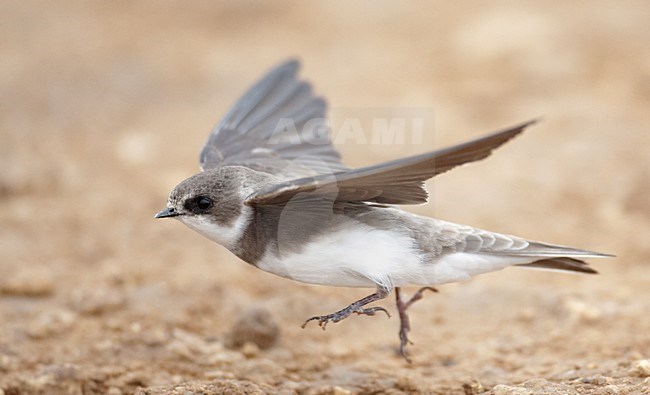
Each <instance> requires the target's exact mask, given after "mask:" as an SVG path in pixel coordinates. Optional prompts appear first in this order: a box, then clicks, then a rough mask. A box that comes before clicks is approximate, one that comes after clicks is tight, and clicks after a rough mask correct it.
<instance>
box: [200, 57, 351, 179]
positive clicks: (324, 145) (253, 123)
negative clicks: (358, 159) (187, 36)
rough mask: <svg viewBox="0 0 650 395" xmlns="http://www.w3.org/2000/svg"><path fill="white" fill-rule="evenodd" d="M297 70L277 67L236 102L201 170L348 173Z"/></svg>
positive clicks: (294, 65)
mask: <svg viewBox="0 0 650 395" xmlns="http://www.w3.org/2000/svg"><path fill="white" fill-rule="evenodd" d="M299 66H300V65H299V63H298V61H295V60H292V61H289V62H286V63H283V64H281V65H280V66H278V67H276V68H274V69H273V70H271V71H270V72H269V73H268V74H266V76H264V77H263V78H262V79H261V80H259V81H258V82H257V83H256V84H255V85H253V87H251V88H250V89H249V90H248V92H246V93H245V94H244V95H243V96H242V97H241V98H240V99H239V101H238V102H237V103H236V104H235V105H234V106H233V108H232V109H231V110H230V111H229V112H228V113H227V114H226V116H225V117H224V118H223V119H222V120H221V121H220V122H219V123H218V124H217V126H215V128H214V129H213V130H212V133H211V134H210V137H209V138H208V141H207V142H206V144H205V146H204V147H203V151H201V159H200V163H201V168H202V169H203V170H206V169H211V168H215V167H221V166H225V165H242V166H247V167H251V168H254V169H255V170H259V171H265V172H268V173H273V174H276V173H280V172H282V173H283V174H290V175H294V176H296V177H304V176H308V175H312V176H313V175H316V174H331V173H332V172H336V171H341V170H345V169H347V168H346V167H345V166H343V165H342V164H341V161H340V155H339V153H338V152H337V151H336V150H335V149H334V147H333V146H332V145H331V143H330V140H329V129H328V127H327V122H326V119H325V111H326V108H327V105H326V103H325V101H324V100H323V99H322V98H320V97H316V96H314V94H313V93H312V88H311V85H309V84H308V83H306V82H304V81H300V80H298V79H297V78H296V73H297V71H298V68H299Z"/></svg>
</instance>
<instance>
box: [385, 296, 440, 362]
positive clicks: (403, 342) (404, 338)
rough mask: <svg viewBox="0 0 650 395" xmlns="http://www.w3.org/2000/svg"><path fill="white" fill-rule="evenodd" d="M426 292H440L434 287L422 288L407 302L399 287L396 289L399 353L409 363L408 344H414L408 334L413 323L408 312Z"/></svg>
mask: <svg viewBox="0 0 650 395" xmlns="http://www.w3.org/2000/svg"><path fill="white" fill-rule="evenodd" d="M426 290H429V291H432V292H438V290H437V289H435V288H432V287H424V288H420V289H419V290H418V291H417V292H416V293H415V294H414V295H413V296H412V297H411V299H409V300H408V301H407V302H404V301H403V300H402V296H401V289H400V288H399V287H397V288H395V302H396V304H397V312H398V313H399V340H400V345H399V352H400V354H402V356H403V357H404V359H406V361H407V362H409V363H411V360H410V359H409V357H408V356H407V355H406V346H407V345H408V344H413V342H412V341H410V340H409V338H408V333H409V332H410V331H411V323H410V322H409V316H408V314H407V313H406V310H407V309H408V308H409V307H411V305H412V304H413V303H415V302H417V301H418V300H420V299H422V296H423V295H422V293H423V292H424V291H426Z"/></svg>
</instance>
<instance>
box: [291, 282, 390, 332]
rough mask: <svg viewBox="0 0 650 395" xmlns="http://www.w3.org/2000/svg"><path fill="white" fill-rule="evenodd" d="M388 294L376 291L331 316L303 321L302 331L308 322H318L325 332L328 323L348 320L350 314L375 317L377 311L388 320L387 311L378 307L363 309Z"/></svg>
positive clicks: (321, 316)
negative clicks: (382, 313) (381, 312)
mask: <svg viewBox="0 0 650 395" xmlns="http://www.w3.org/2000/svg"><path fill="white" fill-rule="evenodd" d="M387 294H388V293H387V292H385V291H383V290H378V291H377V292H375V293H374V294H372V295H369V296H366V297H365V298H363V299H361V300H357V301H356V302H354V303H352V304H350V305H349V306H348V307H346V308H344V309H342V310H339V311H337V312H336V313H332V314H327V315H317V316H315V317H311V318H310V319H308V320H307V321H305V323H304V324H302V328H303V329H304V328H305V326H306V325H307V324H308V323H309V322H310V321H318V326H320V327H321V328H323V330H325V327H326V326H327V324H328V323H330V322H334V323H336V322H339V321H341V320H344V319H346V318H348V317H349V316H350V315H351V314H358V315H375V313H376V312H378V311H383V312H384V313H386V315H387V316H388V318H390V314H389V313H388V310H386V309H385V308H383V307H380V306H375V307H363V306H365V305H367V304H368V303H372V302H374V301H377V300H379V299H383V298H384V297H386V295H387Z"/></svg>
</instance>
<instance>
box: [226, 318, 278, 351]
mask: <svg viewBox="0 0 650 395" xmlns="http://www.w3.org/2000/svg"><path fill="white" fill-rule="evenodd" d="M279 335H280V327H279V326H278V324H277V323H276V322H275V320H274V319H273V316H272V315H271V313H269V312H268V310H266V309H253V310H249V311H247V312H245V313H243V314H242V315H241V316H240V317H239V319H238V320H237V322H235V325H233V327H232V328H231V329H230V333H229V335H228V346H229V347H232V348H239V347H242V346H243V345H244V344H246V343H247V342H250V343H254V344H255V345H257V346H258V347H259V348H260V349H267V348H269V347H271V346H273V345H274V344H275V342H276V341H277V340H278V337H279Z"/></svg>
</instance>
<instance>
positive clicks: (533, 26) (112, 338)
mask: <svg viewBox="0 0 650 395" xmlns="http://www.w3.org/2000/svg"><path fill="white" fill-rule="evenodd" d="M648 20H650V3H648V2H647V1H637V2H634V1H625V2H623V1H621V2H599V1H585V2H582V1H565V2H550V1H549V2H507V1H506V2H503V1H498V2H472V3H469V2H431V3H426V4H425V3H410V4H402V3H397V2H387V1H378V2H365V1H353V2H343V1H341V2H328V3H325V2H323V3H316V2H294V3H284V4H283V5H282V6H280V5H279V4H278V5H272V4H268V3H262V2H257V1H245V2H232V3H223V4H217V3H213V2H208V1H196V2H177V3H172V2H154V1H151V2H116V1H110V2H109V1H78V2H31V1H3V2H1V3H0V59H1V61H0V95H1V99H2V105H1V106H0V137H1V138H2V143H1V144H0V169H2V170H1V172H0V221H1V222H0V244H1V245H2V254H1V257H0V394H4V395H10V394H11V395H15V394H32V393H34V394H53V393H71V394H79V393H108V394H112V395H117V394H128V393H140V394H163V393H172V394H198V393H205V394H213V393H251V394H256V393H282V394H294V393H298V394H349V393H365V394H368V393H373V394H380V393H391V394H400V393H432V394H478V393H482V392H488V393H492V394H549V393H553V394H585V393H596V394H640V393H650V390H649V389H648V388H650V378H648V377H649V376H650V360H649V358H650V314H649V313H650V297H649V296H650V292H649V289H650V286H649V282H650V271H649V270H648V268H649V266H648V265H649V264H650V263H649V262H648V261H649V259H650V243H648V237H649V236H650V199H649V198H648V194H650V155H649V153H650V150H649V147H650V130H649V128H648V126H649V125H650V111H649V109H650V52H649V51H648V44H649V43H650V30H649V29H648V27H647V22H648ZM290 56H297V57H299V58H301V59H302V60H303V64H304V69H303V72H302V75H303V76H305V77H306V78H308V79H309V80H310V81H312V82H314V83H315V86H316V89H317V91H318V92H319V93H321V94H323V95H325V96H326V97H327V98H328V100H329V102H330V104H331V108H332V110H331V113H332V116H333V117H334V118H335V119H338V120H339V121H341V120H343V121H345V119H347V118H348V117H354V116H355V115H354V114H355V113H356V112H357V111H358V113H359V114H362V113H363V114H366V116H367V115H368V114H370V116H380V114H383V113H384V112H386V114H388V115H389V116H393V115H394V114H398V115H399V114H403V113H404V111H408V110H409V109H416V110H417V111H420V112H419V113H418V114H429V115H431V114H433V118H434V120H433V121H427V122H429V123H427V124H426V125H427V131H426V135H425V136H424V138H423V140H422V141H420V142H417V143H413V142H406V143H405V144H399V145H394V144H370V143H368V142H366V143H365V144H364V143H363V141H356V140H352V141H342V144H341V146H340V149H341V151H342V152H343V154H344V159H345V162H346V163H347V164H349V165H352V166H359V165H364V164H370V163H376V162H379V161H382V160H388V159H394V158H397V157H400V156H404V155H408V154H415V153H420V152H425V151H427V150H431V149H434V148H436V147H441V146H443V145H445V144H450V143H454V142H460V141H462V140H464V139H468V138H471V137H475V136H478V135H480V134H481V133H486V132H489V131H492V130H494V129H497V128H500V127H504V126H508V125H510V124H514V123H516V122H519V121H524V120H527V119H530V118H532V117H537V116H543V117H544V122H543V123H541V124H539V125H538V126H535V127H534V128H531V129H530V130H528V131H527V132H526V133H525V135H523V136H522V137H520V138H518V139H517V140H516V141H514V142H512V143H509V144H508V145H507V146H506V147H503V148H502V149H500V150H499V151H498V153H497V154H496V155H494V156H493V157H492V158H490V159H489V160H487V161H485V162H482V163H479V164H475V165H472V166H467V167H464V168H462V169H456V170H454V171H453V172H451V173H448V174H445V175H442V176H440V177H439V178H437V179H436V180H435V182H434V181H432V182H430V183H429V187H430V189H431V190H432V191H433V194H432V195H433V199H432V202H431V203H429V204H428V205H425V206H418V207H412V208H409V210H412V211H414V212H417V213H419V214H424V215H432V216H433V215H435V216H437V217H440V218H445V219H448V220H452V221H456V222H461V223H468V224H472V225H475V226H480V227H483V228H487V229H491V230H495V231H501V232H506V233H513V234H518V235H522V236H525V237H528V238H532V239H538V240H545V241H548V242H555V243H561V244H567V245H574V246H578V247H582V248H587V249H594V250H599V251H603V252H609V253H613V254H616V255H617V256H618V258H615V259H609V260H600V261H597V262H593V265H594V267H596V268H597V269H598V270H599V271H600V273H601V274H600V275H598V276H577V275H567V274H556V273H547V272H538V271H526V270H523V269H508V270H504V271H502V272H499V273H493V274H488V275H484V276H480V277H478V278H475V279H474V280H472V281H470V282H466V283H462V284H451V285H447V286H442V287H440V290H441V292H440V294H436V295H427V296H426V298H425V299H424V300H423V301H421V302H419V303H418V304H416V305H415V306H414V307H413V309H412V310H411V319H412V324H413V332H412V340H413V341H414V342H415V343H416V344H415V346H414V347H413V348H412V349H411V350H412V358H413V363H412V364H410V365H409V364H407V363H405V362H404V360H402V359H401V358H400V357H399V356H398V355H397V353H396V345H397V325H398V320H397V319H396V318H395V315H394V313H395V311H394V307H393V302H392V300H387V301H385V302H384V303H381V305H383V306H386V307H387V308H389V310H390V311H391V312H392V313H393V316H394V318H391V319H390V320H388V319H386V318H385V317H383V316H376V317H354V318H351V319H348V320H346V321H344V322H342V323H339V324H335V325H330V326H329V327H328V329H327V331H326V332H323V331H321V330H320V329H318V327H316V326H315V325H312V326H309V327H307V328H306V329H304V330H303V329H301V328H300V324H301V323H302V322H303V320H304V319H305V318H307V317H310V316H312V315H316V314H323V313H328V312H331V311H334V310H336V309H339V308H341V307H343V306H345V305H347V304H348V303H349V302H351V301H353V300H356V299H358V298H360V297H362V296H365V294H367V290H363V289H335V288H328V287H318V286H308V285H301V284H297V283H294V282H292V281H289V280H284V279H281V278H276V277H274V276H272V275H269V274H266V273H263V272H261V271H259V270H256V269H254V268H252V267H250V266H248V265H246V264H243V263H242V262H241V261H238V259H236V258H235V257H233V256H232V255H231V254H230V253H228V252H227V251H226V250H225V249H223V248H221V247H219V246H217V245H215V244H213V243H211V242H209V241H207V240H206V239H203V238H202V237H200V236H199V235H197V234H195V233H193V232H191V231H190V230H189V229H187V228H185V227H184V226H182V225H181V224H179V223H176V222H174V221H154V220H153V218H152V216H153V214H154V213H155V212H156V211H158V210H159V209H161V208H162V207H164V205H165V201H166V197H167V193H168V192H169V191H170V190H171V188H172V187H173V186H174V185H175V184H176V183H178V182H179V181H180V180H182V179H183V178H185V177H187V176H189V175H191V174H193V173H194V172H196V171H197V168H198V163H197V157H198V152H199V149H200V147H201V145H202V143H203V141H204V139H205V138H206V137H207V134H208V132H209V130H210V129H211V127H212V125H213V124H214V123H215V122H216V121H217V120H218V118H219V117H220V116H221V114H223V113H224V112H225V111H226V110H227V109H228V107H229V106H230V105H231V104H232V102H233V101H234V100H235V99H236V97H237V96H238V95H239V94H240V93H241V92H242V91H243V90H244V89H245V87H247V86H248V85H250V83H252V82H253V81H254V79H256V78H257V77H258V76H260V75H261V74H262V73H263V72H264V71H266V69H267V68H269V67H271V66H272V65H274V64H276V63H278V62H279V61H281V60H283V59H285V58H288V57H290ZM336 131H337V130H336V128H335V133H336ZM434 135H435V141H433V140H434V139H433V137H434ZM342 140H345V139H342ZM348 140H349V139H348ZM408 292H412V290H409V291H408ZM265 347H266V348H265Z"/></svg>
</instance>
